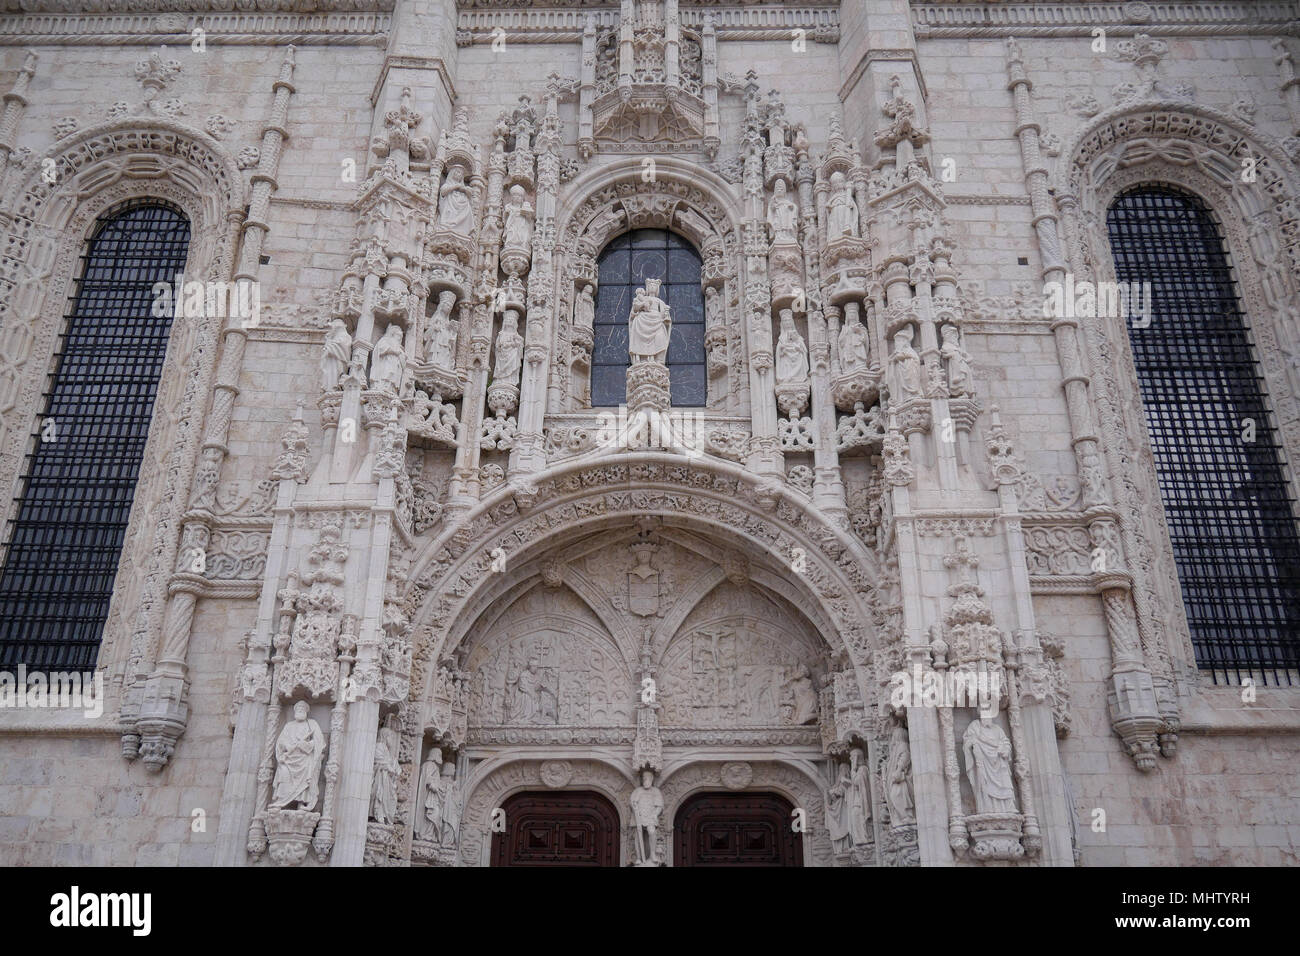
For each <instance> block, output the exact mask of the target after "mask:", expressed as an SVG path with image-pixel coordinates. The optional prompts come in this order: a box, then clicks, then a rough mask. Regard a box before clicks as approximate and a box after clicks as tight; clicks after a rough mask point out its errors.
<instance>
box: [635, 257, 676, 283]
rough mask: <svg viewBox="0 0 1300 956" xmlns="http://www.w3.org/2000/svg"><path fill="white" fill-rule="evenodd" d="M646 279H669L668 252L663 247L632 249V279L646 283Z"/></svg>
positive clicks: (661, 280) (664, 280) (662, 280)
mask: <svg viewBox="0 0 1300 956" xmlns="http://www.w3.org/2000/svg"><path fill="white" fill-rule="evenodd" d="M646 279H658V280H659V281H660V282H666V281H667V280H668V253H666V252H665V251H664V250H662V249H634V250H632V276H631V281H632V282H635V283H636V284H637V285H639V286H640V285H645V280H646Z"/></svg>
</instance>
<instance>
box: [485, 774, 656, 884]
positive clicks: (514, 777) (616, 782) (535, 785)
mask: <svg viewBox="0 0 1300 956" xmlns="http://www.w3.org/2000/svg"><path fill="white" fill-rule="evenodd" d="M558 763H559V762H558V761H555V760H515V761H511V762H508V763H505V764H504V765H502V764H501V763H499V762H497V761H490V762H485V763H483V764H481V765H480V766H479V767H477V768H475V769H474V770H473V771H471V774H470V777H469V780H468V783H467V786H466V794H467V796H466V798H465V812H464V815H463V816H462V817H461V830H460V858H461V862H462V863H463V864H464V865H465V866H487V865H488V863H489V857H490V855H491V852H492V833H491V829H490V827H491V822H492V811H493V810H494V809H496V808H497V807H499V806H501V804H503V803H505V801H506V799H507V798H508V797H510V796H511V794H515V793H518V792H519V791H521V790H555V789H569V790H596V791H599V792H600V793H602V794H604V795H605V796H606V797H608V798H609V799H610V801H611V802H612V803H613V804H614V806H615V807H616V808H617V809H618V815H619V825H620V828H621V829H622V831H623V833H622V838H621V841H622V846H623V849H622V854H623V862H627V861H628V860H629V859H631V857H629V856H628V852H629V850H630V848H631V847H630V844H629V843H628V841H629V840H630V839H631V838H630V836H629V835H628V825H629V824H628V812H629V811H628V798H629V797H630V796H631V795H632V788H633V787H634V786H635V783H634V781H633V780H632V775H631V773H630V772H629V771H625V770H623V769H621V768H616V767H615V766H614V765H613V764H610V763H606V762H604V761H601V760H566V761H564V762H563V763H564V764H565V766H564V768H563V770H564V771H565V772H564V773H563V774H561V772H560V771H561V768H560V767H558V766H557V764H558ZM561 776H563V777H564V778H565V779H566V780H567V785H565V784H561V785H560V786H558V787H557V786H556V784H557V782H558V781H559V780H560V778H561Z"/></svg>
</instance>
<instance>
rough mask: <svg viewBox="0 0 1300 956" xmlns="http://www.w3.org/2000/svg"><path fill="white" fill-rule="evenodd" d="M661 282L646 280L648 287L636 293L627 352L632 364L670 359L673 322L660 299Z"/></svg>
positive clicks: (633, 300) (628, 331) (664, 303)
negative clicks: (669, 351)
mask: <svg viewBox="0 0 1300 956" xmlns="http://www.w3.org/2000/svg"><path fill="white" fill-rule="evenodd" d="M659 281H660V280H658V279H646V282H645V287H644V288H641V289H637V290H636V295H635V296H634V297H633V299H632V314H631V315H630V316H629V317H628V320H627V338H628V342H627V351H628V354H629V355H630V356H631V357H632V364H633V365H639V364H641V363H642V362H658V363H659V364H660V365H662V364H663V362H664V359H666V358H667V356H668V339H669V336H670V334H671V333H672V327H673V320H672V314H671V310H670V309H669V308H668V303H666V302H664V301H663V300H662V299H661V298H659Z"/></svg>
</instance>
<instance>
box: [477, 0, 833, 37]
mask: <svg viewBox="0 0 1300 956" xmlns="http://www.w3.org/2000/svg"><path fill="white" fill-rule="evenodd" d="M460 6H461V11H460V16H459V17H458V18H457V21H456V42H457V43H458V44H460V45H461V46H468V45H470V44H472V43H490V42H491V41H492V39H493V31H494V30H498V29H500V30H504V31H505V42H506V43H507V44H509V43H581V42H582V30H583V26H584V25H585V23H586V21H587V18H588V17H592V18H594V19H595V21H596V27H597V29H600V30H604V29H607V28H610V27H613V26H614V25H615V24H616V23H617V22H618V12H619V8H618V4H617V3H606V4H602V5H601V6H580V5H579V4H578V3H576V2H568V3H563V4H557V5H555V6H551V5H547V4H544V3H519V4H516V5H511V4H510V3H493V4H492V5H491V6H488V5H484V4H478V5H475V4H470V3H465V2H462V3H461V4H460ZM706 14H707V15H708V16H710V17H712V18H713V26H714V29H716V30H717V34H718V39H719V40H766V39H772V38H775V37H779V38H781V39H783V40H789V38H790V33H791V31H792V30H805V31H807V34H808V39H809V40H810V41H812V42H814V43H836V42H838V41H839V35H840V32H839V31H840V14H839V4H838V3H836V2H825V0H823V2H817V0H812V2H808V0H804V2H802V3H798V2H796V3H789V4H785V5H782V4H779V3H767V4H764V5H762V6H738V5H731V4H722V5H719V6H708V7H702V6H694V7H687V6H683V7H682V9H681V21H682V26H684V27H686V28H688V29H692V30H698V29H700V28H701V27H702V26H703V25H704V17H705V15H706ZM497 36H500V34H497Z"/></svg>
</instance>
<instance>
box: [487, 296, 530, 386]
mask: <svg viewBox="0 0 1300 956" xmlns="http://www.w3.org/2000/svg"><path fill="white" fill-rule="evenodd" d="M523 354H524V337H523V336H522V335H520V334H519V310H518V309H506V314H505V318H503V319H502V320H501V331H500V332H498V333H497V354H496V362H495V363H494V364H493V366H492V382H493V384H496V385H515V384H517V383H518V382H519V369H520V367H521V365H522V363H523Z"/></svg>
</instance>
